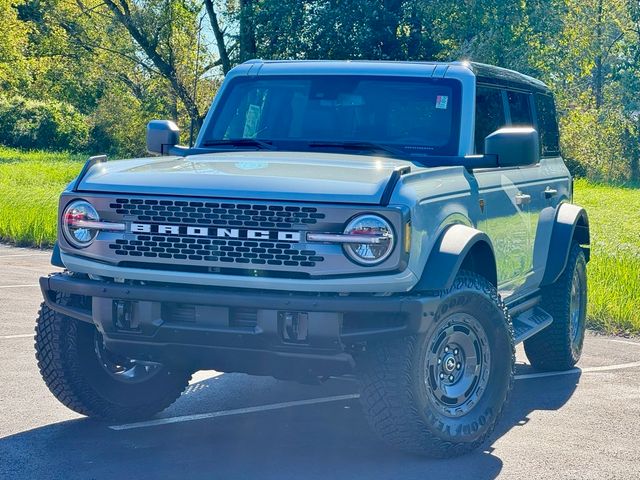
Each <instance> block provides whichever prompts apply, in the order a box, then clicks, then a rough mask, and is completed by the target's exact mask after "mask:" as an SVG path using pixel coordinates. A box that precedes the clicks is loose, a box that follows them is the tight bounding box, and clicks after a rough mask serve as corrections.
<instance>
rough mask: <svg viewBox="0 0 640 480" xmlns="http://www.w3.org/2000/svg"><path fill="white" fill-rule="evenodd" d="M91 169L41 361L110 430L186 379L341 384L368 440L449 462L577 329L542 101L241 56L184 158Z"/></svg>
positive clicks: (392, 66)
mask: <svg viewBox="0 0 640 480" xmlns="http://www.w3.org/2000/svg"><path fill="white" fill-rule="evenodd" d="M147 149H148V150H149V152H151V153H154V154H157V155H159V157H155V158H154V157H150V158H141V159H133V160H118V161H107V160H106V158H105V157H103V156H100V157H92V158H91V159H89V161H88V162H87V163H86V165H85V167H84V168H83V169H82V171H81V173H80V174H79V176H78V177H77V178H76V179H75V180H74V181H73V182H72V183H71V184H70V185H69V186H68V187H67V189H66V190H65V191H64V192H63V193H62V195H61V197H60V204H59V233H58V241H57V245H56V248H55V249H54V253H53V258H52V263H53V264H54V265H56V266H59V267H63V268H64V271H63V272H61V273H55V274H52V275H49V276H47V277H43V278H42V279H41V280H40V284H41V287H42V292H43V294H44V303H43V304H42V308H41V310H40V313H39V318H38V320H37V327H36V350H37V359H38V364H39V367H40V370H41V372H42V376H43V378H44V380H45V382H46V384H47V385H48V387H49V389H50V390H51V392H53V394H54V395H55V396H56V397H57V398H58V399H59V400H60V401H61V402H62V403H63V404H65V405H66V406H67V407H69V408H71V409H73V410H75V411H76V412H79V413H81V414H84V415H89V416H93V417H98V418H104V419H111V420H119V421H128V420H135V419H140V418H144V417H148V416H152V415H154V414H155V413H157V412H159V411H161V410H163V409H164V408H166V407H167V406H168V405H170V404H171V403H172V402H173V401H175V400H176V398H178V397H179V396H180V394H181V392H182V391H183V390H184V389H185V387H186V386H187V384H188V382H189V379H190V377H191V374H192V373H193V372H194V371H197V370H199V369H215V370H218V371H221V372H246V373H249V374H255V375H272V376H275V377H277V378H282V379H291V380H298V381H303V382H308V381H313V382H317V381H321V380H323V379H326V378H328V377H331V376H340V375H355V376H356V377H357V378H358V379H359V381H360V383H361V394H360V399H361V402H362V406H363V411H364V414H365V415H366V417H367V418H368V421H369V423H370V425H371V427H372V429H373V430H375V431H376V432H377V433H378V434H379V435H380V436H381V437H382V438H383V439H384V440H386V441H387V442H389V443H390V444H391V445H394V446H396V447H398V448H401V449H403V450H406V451H410V452H417V453H421V454H427V455H431V456H440V457H442V456H452V455H457V454H462V453H464V452H467V451H469V450H471V449H474V448H476V447H477V446H479V445H480V444H482V442H483V441H484V440H485V439H486V438H487V436H488V435H489V434H490V433H491V431H492V429H493V428H494V426H495V425H496V422H497V421H498V419H499V417H500V414H501V412H502V411H503V408H504V406H505V403H506V402H507V398H508V396H509V392H510V390H511V387H512V384H513V380H514V358H515V353H514V352H515V349H514V346H515V345H516V344H517V343H519V342H524V349H525V352H526V354H527V356H528V358H529V361H530V362H531V364H532V365H533V366H534V367H536V368H539V369H543V370H562V369H569V368H571V367H573V365H574V364H575V363H576V362H577V361H578V359H579V357H580V353H581V350H582V344H583V338H584V332H585V310H586V301H587V281H586V264H587V262H588V260H589V222H588V218H587V214H586V212H585V211H584V210H583V209H582V208H580V207H578V206H575V205H573V204H572V203H571V200H572V179H571V176H570V174H569V172H568V170H567V168H566V166H565V164H564V162H563V159H562V157H561V156H560V151H559V134H558V126H557V121H556V112H555V106H554V100H553V96H552V94H551V92H550V91H549V89H548V88H547V87H546V86H545V85H544V84H543V83H541V82H540V81H537V80H535V79H533V78H530V77H528V76H525V75H522V74H519V73H516V72H513V71H510V70H506V69H502V68H497V67H492V66H487V65H481V64H474V63H465V62H452V63H426V62H420V63H418V62H415V63H410V62H369V61H362V62H346V61H344V62H341V61H340V62H339V61H257V60H256V61H250V62H247V63H244V64H242V65H240V66H238V67H236V68H234V69H233V70H232V71H231V72H230V73H229V74H228V75H227V77H226V79H225V81H224V83H223V85H222V87H221V88H220V90H219V92H218V94H217V96H216V98H215V100H214V102H213V105H212V107H211V108H210V110H209V112H208V114H207V117H206V119H205V120H204V124H203V126H202V128H201V130H200V132H199V135H198V137H197V139H196V141H195V144H194V145H193V146H190V147H186V146H180V145H179V131H178V129H177V127H176V125H175V124H174V123H173V122H171V121H152V122H151V123H149V125H148V129H147Z"/></svg>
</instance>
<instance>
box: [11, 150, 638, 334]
mask: <svg viewBox="0 0 640 480" xmlns="http://www.w3.org/2000/svg"><path fill="white" fill-rule="evenodd" d="M85 160H86V158H85V157H83V156H74V155H69V154H64V153H47V152H35V151H34V152H20V151H17V150H13V149H7V148H3V147H0V239H2V240H5V241H10V242H12V243H15V244H18V245H24V246H38V247H47V246H50V245H52V244H53V242H54V241H55V237H56V225H55V222H56V212H57V202H58V195H59V194H60V192H61V191H62V190H63V189H64V187H65V186H66V185H67V184H68V183H69V181H71V180H72V179H73V178H74V177H75V176H76V175H77V173H78V172H79V170H80V168H82V165H83V162H84V161H85ZM575 202H576V203H577V204H578V205H582V206H584V207H585V208H586V209H587V211H588V213H589V217H590V223H591V240H592V242H591V247H592V254H591V262H590V263H589V268H588V270H589V287H590V289H589V313H588V318H589V325H590V327H591V328H595V329H598V330H601V331H603V332H607V333H616V334H640V189H633V188H625V187H613V186H610V185H597V184H592V183H589V182H587V181H584V180H578V181H576V184H575Z"/></svg>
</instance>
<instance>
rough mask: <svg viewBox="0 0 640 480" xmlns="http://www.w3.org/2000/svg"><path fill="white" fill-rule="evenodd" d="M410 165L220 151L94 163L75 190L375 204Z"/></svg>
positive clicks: (353, 158)
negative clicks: (396, 174) (398, 171)
mask: <svg viewBox="0 0 640 480" xmlns="http://www.w3.org/2000/svg"><path fill="white" fill-rule="evenodd" d="M412 165H413V164H411V163H410V162H407V161H403V160H395V159H389V158H384V157H375V156H364V155H343V154H331V153H316V152H313V153H309V152H263V151H260V152H255V151H251V152H246V151H245V152H224V153H211V154H204V155H193V156H188V157H156V158H142V159H133V160H117V161H110V162H106V163H100V164H97V165H94V166H93V167H92V168H91V169H90V170H89V171H88V172H87V173H86V175H85V176H84V177H83V178H82V180H81V182H80V184H79V186H78V190H79V191H91V192H114V193H116V192H117V193H135V194H159V195H184V196H204V197H218V198H234V199H254V200H281V201H292V200H296V201H310V202H314V201H316V202H332V203H358V204H379V203H380V200H381V199H382V196H383V193H384V191H385V188H386V186H387V183H388V182H389V179H390V178H391V174H392V173H393V171H394V170H395V169H397V168H399V167H403V166H412Z"/></svg>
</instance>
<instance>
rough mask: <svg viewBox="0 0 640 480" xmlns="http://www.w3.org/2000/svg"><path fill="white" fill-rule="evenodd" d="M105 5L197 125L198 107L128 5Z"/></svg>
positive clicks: (199, 118)
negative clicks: (166, 81) (167, 83)
mask: <svg viewBox="0 0 640 480" xmlns="http://www.w3.org/2000/svg"><path fill="white" fill-rule="evenodd" d="M104 3H105V5H106V6H107V7H108V8H109V10H111V12H112V13H113V15H114V17H115V19H116V20H118V21H119V22H120V23H121V24H122V25H123V26H124V27H125V28H126V29H127V31H128V32H129V34H130V35H131V37H132V38H133V39H134V41H135V42H136V43H137V44H138V45H139V46H140V48H142V50H143V51H144V53H145V54H146V55H147V57H149V59H150V60H151V61H152V62H153V64H154V65H155V66H156V68H157V69H158V71H159V72H160V74H161V75H162V76H163V77H164V78H165V79H167V80H168V81H169V83H170V84H171V88H172V89H173V91H174V92H175V93H176V95H177V96H178V98H180V101H181V102H182V104H183V105H184V108H185V110H186V111H187V114H188V115H189V117H190V118H191V119H193V120H194V121H196V122H197V123H199V122H201V121H202V118H201V117H200V112H199V111H198V106H197V105H196V103H195V101H194V99H193V97H192V96H191V92H189V88H188V87H187V86H186V85H185V84H184V83H182V81H181V80H180V79H179V78H178V72H177V71H176V68H175V65H174V63H173V61H172V60H169V61H167V60H165V59H164V58H162V56H161V55H160V53H159V52H158V50H157V49H156V44H155V42H154V41H153V40H152V39H149V38H147V37H146V36H145V35H144V34H143V33H142V31H141V30H140V29H139V28H138V26H137V25H136V23H135V20H134V19H133V17H132V15H131V12H130V9H129V4H128V3H127V2H126V1H125V0H121V1H120V5H122V10H121V9H120V7H119V6H118V5H116V4H115V3H114V2H113V1H112V0H105V2H104Z"/></svg>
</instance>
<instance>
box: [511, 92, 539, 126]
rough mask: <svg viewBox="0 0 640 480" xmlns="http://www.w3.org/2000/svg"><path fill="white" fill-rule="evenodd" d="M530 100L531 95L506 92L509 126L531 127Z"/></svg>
mask: <svg viewBox="0 0 640 480" xmlns="http://www.w3.org/2000/svg"><path fill="white" fill-rule="evenodd" d="M530 98H531V94H529V93H523V92H513V91H507V100H508V103H509V112H510V113H511V125H513V126H514V127H531V126H532V125H533V115H531V102H530V101H529V100H530Z"/></svg>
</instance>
